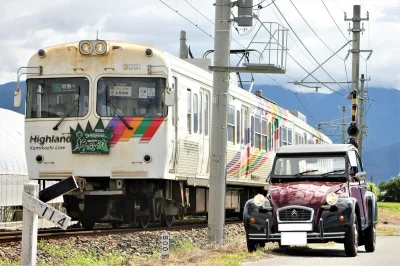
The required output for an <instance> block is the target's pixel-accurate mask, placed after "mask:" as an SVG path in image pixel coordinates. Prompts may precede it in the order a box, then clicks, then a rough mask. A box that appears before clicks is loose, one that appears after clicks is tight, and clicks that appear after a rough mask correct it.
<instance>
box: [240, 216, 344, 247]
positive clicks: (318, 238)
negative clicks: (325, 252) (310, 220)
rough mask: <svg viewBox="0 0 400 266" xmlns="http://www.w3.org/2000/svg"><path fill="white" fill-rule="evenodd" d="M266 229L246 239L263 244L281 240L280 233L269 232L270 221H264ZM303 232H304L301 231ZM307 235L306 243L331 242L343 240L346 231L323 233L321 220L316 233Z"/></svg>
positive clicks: (249, 234) (252, 233) (248, 235)
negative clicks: (262, 242) (263, 242)
mask: <svg viewBox="0 0 400 266" xmlns="http://www.w3.org/2000/svg"><path fill="white" fill-rule="evenodd" d="M266 225H267V226H266V227H265V228H264V233H260V232H257V233H256V232H248V233H247V237H248V239H249V240H256V241H265V242H273V241H280V240H281V235H282V234H281V233H282V232H283V231H282V232H277V233H272V232H271V230H270V228H271V227H270V221H269V219H267V220H266ZM291 231H292V232H294V231H295V232H301V230H291ZM285 232H287V231H285ZM303 232H304V231H303ZM306 233H307V242H327V241H332V240H340V239H344V237H345V234H346V230H345V227H343V228H342V231H341V230H338V231H335V232H325V231H324V221H323V219H322V218H321V219H320V220H319V226H318V231H317V232H306Z"/></svg>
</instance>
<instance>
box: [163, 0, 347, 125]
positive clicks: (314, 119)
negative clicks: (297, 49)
mask: <svg viewBox="0 0 400 266" xmlns="http://www.w3.org/2000/svg"><path fill="white" fill-rule="evenodd" d="M160 2H162V3H163V4H164V5H166V6H167V7H169V8H170V9H171V10H173V11H175V12H176V13H178V14H179V15H180V16H181V17H183V18H184V19H185V20H187V21H189V22H190V23H191V24H192V25H195V26H196V27H197V28H199V29H200V30H201V31H202V32H204V33H206V32H205V31H204V30H203V29H201V28H200V27H199V26H197V25H196V24H194V23H193V22H192V21H190V20H189V19H188V18H186V17H185V16H183V15H182V14H181V13H179V11H178V10H174V9H173V8H172V7H171V6H169V5H167V4H166V3H164V2H163V1H162V0H160ZM186 2H187V1H186ZM187 3H188V4H189V2H187ZM272 3H274V1H273V2H271V3H270V4H272ZM190 6H192V8H194V9H195V10H196V11H197V12H198V13H200V14H201V15H202V16H203V17H205V18H207V17H206V16H205V15H204V14H202V13H201V12H200V11H199V10H198V9H197V8H195V7H194V6H193V5H191V4H190ZM207 20H208V21H210V20H209V19H208V18H207ZM210 22H211V21H210ZM211 23H212V22H211ZM260 23H261V22H260ZM213 24H214V23H213ZM206 35H207V36H209V37H211V38H212V39H214V38H213V37H212V36H211V35H210V34H208V33H206ZM231 39H232V40H233V41H235V42H236V43H237V44H239V45H240V46H242V47H243V48H246V47H245V46H244V45H243V44H241V43H240V42H239V41H237V40H235V39H234V38H232V37H231ZM274 39H275V37H274ZM275 40H276V39H275ZM288 55H289V56H290V57H291V58H292V59H293V60H294V61H295V62H296V63H297V64H298V65H299V66H301V64H300V63H298V62H297V61H296V60H295V59H294V58H293V57H292V56H291V55H290V54H289V53H288ZM301 67H302V66H301ZM302 68H303V67H302ZM303 70H304V71H305V72H307V73H308V74H310V73H309V72H308V71H307V70H305V69H304V68H303ZM264 75H265V76H267V77H268V78H270V79H271V80H273V81H274V82H276V83H277V84H278V85H279V86H280V87H281V88H283V89H287V88H285V87H283V86H282V84H280V83H279V82H278V81H276V80H275V79H273V78H271V77H270V76H268V75H267V74H264ZM286 76H288V75H286ZM311 76H312V75H311ZM288 77H289V76H288ZM312 77H313V76H312ZM289 78H291V77H289ZM314 78H315V77H314ZM292 79H293V78H292ZM315 79H316V78H315ZM293 80H294V79H293ZM316 80H317V81H318V79H316ZM287 90H289V91H291V92H293V91H292V90H290V89H287ZM333 91H334V90H333ZM334 92H336V91H334ZM293 93H295V95H296V97H297V99H298V100H299V102H300V104H301V105H302V106H303V107H304V109H305V110H306V112H307V113H308V115H309V116H310V117H311V118H312V119H313V120H314V121H315V122H316V123H317V121H316V120H315V118H314V117H313V116H312V115H311V113H310V112H309V111H308V109H307V108H306V107H305V106H304V104H303V102H302V101H301V100H300V99H299V98H298V96H297V94H296V92H293ZM336 93H337V92H336ZM341 95H342V94H341ZM304 97H305V96H304ZM307 102H308V101H307Z"/></svg>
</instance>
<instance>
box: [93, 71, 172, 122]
mask: <svg viewBox="0 0 400 266" xmlns="http://www.w3.org/2000/svg"><path fill="white" fill-rule="evenodd" d="M164 89H165V79H164V78H138V77H135V78H133V77H129V78H125V77H113V78H111V77H104V78H101V79H99V81H98V82H97V113H98V114H99V115H100V116H108V117H110V116H115V115H117V113H119V114H121V115H122V116H130V117H150V118H154V117H164V116H166V115H167V107H166V106H164V104H163V93H164Z"/></svg>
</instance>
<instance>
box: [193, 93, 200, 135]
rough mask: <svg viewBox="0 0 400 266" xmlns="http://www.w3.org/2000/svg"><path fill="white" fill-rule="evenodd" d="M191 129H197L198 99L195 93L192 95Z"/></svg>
mask: <svg viewBox="0 0 400 266" xmlns="http://www.w3.org/2000/svg"><path fill="white" fill-rule="evenodd" d="M193 131H194V133H197V132H198V131H199V99H198V96H197V94H196V93H195V94H194V95H193Z"/></svg>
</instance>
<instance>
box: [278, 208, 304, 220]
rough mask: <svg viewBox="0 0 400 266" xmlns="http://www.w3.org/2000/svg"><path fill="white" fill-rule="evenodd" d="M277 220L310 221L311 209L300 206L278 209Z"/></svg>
mask: <svg viewBox="0 0 400 266" xmlns="http://www.w3.org/2000/svg"><path fill="white" fill-rule="evenodd" d="M278 215H279V220H280V221H283V222H289V221H311V220H312V217H311V215H312V211H311V210H306V209H300V208H290V209H284V210H280V211H279V212H278Z"/></svg>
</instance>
